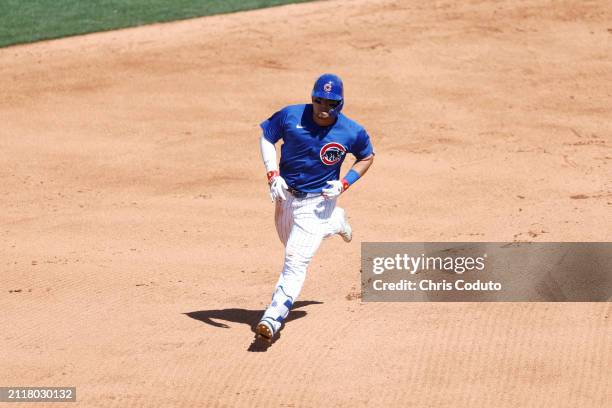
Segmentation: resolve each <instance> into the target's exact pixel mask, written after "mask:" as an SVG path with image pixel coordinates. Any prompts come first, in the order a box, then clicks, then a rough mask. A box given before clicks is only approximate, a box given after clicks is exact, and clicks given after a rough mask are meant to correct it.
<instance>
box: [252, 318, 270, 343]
mask: <svg viewBox="0 0 612 408" xmlns="http://www.w3.org/2000/svg"><path fill="white" fill-rule="evenodd" d="M255 333H256V334H257V335H258V336H261V337H263V338H264V339H265V340H267V341H272V337H274V329H272V325H270V323H268V322H266V321H264V320H262V321H261V322H259V323H258V324H257V327H256V328H255Z"/></svg>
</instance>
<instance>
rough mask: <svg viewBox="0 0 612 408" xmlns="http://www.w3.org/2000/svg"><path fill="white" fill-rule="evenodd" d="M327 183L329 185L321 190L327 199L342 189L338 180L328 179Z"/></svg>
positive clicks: (337, 194) (333, 196)
mask: <svg viewBox="0 0 612 408" xmlns="http://www.w3.org/2000/svg"><path fill="white" fill-rule="evenodd" d="M327 184H329V187H327V188H324V189H323V190H321V191H322V192H323V196H324V197H325V198H326V199H328V200H329V199H332V198H336V197H338V196H339V195H340V194H342V192H343V191H344V186H343V185H342V182H341V181H340V180H332V181H328V182H327Z"/></svg>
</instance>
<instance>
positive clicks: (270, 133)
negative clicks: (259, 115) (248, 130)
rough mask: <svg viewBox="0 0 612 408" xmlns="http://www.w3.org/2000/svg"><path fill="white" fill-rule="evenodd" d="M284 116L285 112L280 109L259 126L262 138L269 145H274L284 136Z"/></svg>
mask: <svg viewBox="0 0 612 408" xmlns="http://www.w3.org/2000/svg"><path fill="white" fill-rule="evenodd" d="M286 116H287V112H286V110H285V109H282V110H279V111H278V112H276V113H275V114H274V115H272V116H270V117H269V118H268V119H266V120H264V121H263V122H261V123H260V124H259V126H260V127H261V130H263V136H264V137H265V138H266V140H268V141H269V142H270V143H276V142H278V140H279V139H281V138H282V137H283V136H284V128H285V118H286Z"/></svg>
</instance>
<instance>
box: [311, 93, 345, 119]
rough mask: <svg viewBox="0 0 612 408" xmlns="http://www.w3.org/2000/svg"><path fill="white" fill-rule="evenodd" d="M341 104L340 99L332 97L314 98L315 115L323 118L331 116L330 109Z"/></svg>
mask: <svg viewBox="0 0 612 408" xmlns="http://www.w3.org/2000/svg"><path fill="white" fill-rule="evenodd" d="M339 104H340V101H334V100H331V99H323V98H312V107H313V111H314V112H313V113H314V116H315V117H316V118H318V119H321V120H326V119H329V118H330V114H329V111H330V110H331V109H333V108H335V107H336V106H338V105H339Z"/></svg>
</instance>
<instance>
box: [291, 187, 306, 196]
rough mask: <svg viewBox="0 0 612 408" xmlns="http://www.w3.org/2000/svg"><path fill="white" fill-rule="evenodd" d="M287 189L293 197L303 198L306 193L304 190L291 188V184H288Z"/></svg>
mask: <svg viewBox="0 0 612 408" xmlns="http://www.w3.org/2000/svg"><path fill="white" fill-rule="evenodd" d="M288 190H289V192H290V193H291V195H292V196H294V197H295V198H304V197H306V195H307V194H308V193H307V192H305V191H300V190H296V189H295V188H293V187H291V186H289V189H288Z"/></svg>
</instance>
